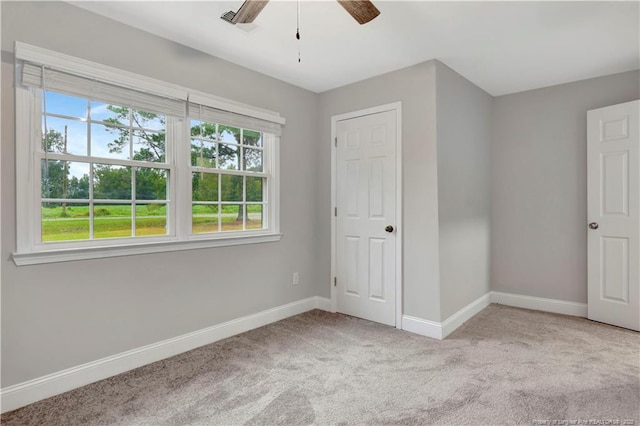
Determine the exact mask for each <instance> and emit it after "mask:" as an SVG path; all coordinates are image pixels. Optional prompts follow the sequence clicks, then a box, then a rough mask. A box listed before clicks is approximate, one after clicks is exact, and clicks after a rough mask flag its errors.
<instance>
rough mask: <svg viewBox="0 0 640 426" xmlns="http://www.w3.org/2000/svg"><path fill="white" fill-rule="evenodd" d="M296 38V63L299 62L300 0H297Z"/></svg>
mask: <svg viewBox="0 0 640 426" xmlns="http://www.w3.org/2000/svg"><path fill="white" fill-rule="evenodd" d="M297 6H298V10H297V21H296V40H298V63H300V0H298V2H297Z"/></svg>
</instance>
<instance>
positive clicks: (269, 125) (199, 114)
mask: <svg viewBox="0 0 640 426" xmlns="http://www.w3.org/2000/svg"><path fill="white" fill-rule="evenodd" d="M188 115H189V117H190V118H194V119H196V120H201V121H206V122H209V123H218V124H224V125H227V126H232V127H241V128H243V129H247V130H255V131H257V132H263V133H270V134H272V135H276V136H280V135H281V134H282V125H280V124H279V123H276V122H273V121H268V120H263V119H260V118H256V117H250V116H247V115H242V114H238V113H235V112H229V111H225V110H221V109H217V108H213V107H210V106H205V105H201V104H197V103H193V102H190V103H189V112H188Z"/></svg>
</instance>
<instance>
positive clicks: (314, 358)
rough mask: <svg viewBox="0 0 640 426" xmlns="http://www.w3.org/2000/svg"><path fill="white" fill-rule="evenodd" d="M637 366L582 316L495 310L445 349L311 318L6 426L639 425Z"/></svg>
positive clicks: (322, 315) (185, 357) (67, 398)
mask: <svg viewBox="0 0 640 426" xmlns="http://www.w3.org/2000/svg"><path fill="white" fill-rule="evenodd" d="M639 364H640V335H639V334H638V333H635V332H632V331H628V330H624V329H620V328H616V327H611V326H607V325H603V324H598V323H594V322H590V321H588V320H585V319H580V318H573V317H567V316H561V315H554V314H547V313H542V312H536V311H528V310H522V309H515V308H509V307H504V306H499V305H491V306H489V307H488V308H486V309H485V310H484V311H482V312H481V313H479V314H478V315H476V316H475V317H474V318H473V319H471V320H470V321H469V322H467V323H466V324H465V325H463V326H462V327H461V328H459V329H458V330H457V331H456V332H455V333H453V334H452V335H451V336H449V337H448V338H447V339H446V340H444V341H437V340H432V339H428V338H425V337H421V336H417V335H414V334H410V333H407V332H404V331H399V330H396V329H394V328H390V327H387V326H383V325H379V324H374V323H371V322H367V321H364V320H360V319H355V318H352V317H348V316H344V315H336V314H329V313H326V312H322V311H312V312H309V313H306V314H302V315H298V316H296V317H293V318H289V319H286V320H284V321H280V322H278V323H275V324H271V325H269V326H266V327H262V328H259V329H256V330H253V331H250V332H248V333H244V334H241V335H238V336H235V337H232V338H229V339H226V340H223V341H220V342H217V343H214V344H212V345H208V346H205V347H202V348H199V349H196V350H193V351H190V352H187V353H184V354H182V355H179V356H176V357H173V358H170V359H167V360H165V361H160V362H156V363H154V364H150V365H148V366H145V367H142V368H138V369H136V370H133V371H130V372H127V373H124V374H121V375H119V376H116V377H112V378H110V379H107V380H103V381H101V382H98V383H94V384H92V385H89V386H85V387H83V388H80V389H76V390H74V391H71V392H67V393H65V394H62V395H59V396H56V397H53V398H50V399H47V400H45V401H41V402H38V403H35V404H32V405H30V406H28V407H25V408H22V409H19V410H16V411H13V412H10V413H7V414H5V415H3V416H2V425H154V426H155V425H239V424H250V425H276V424H286V425H295V424H319V425H325V424H361V425H374V424H390V425H392V424H402V425H420V424H472V425H481V424H528V425H535V424H538V425H539V424H625V422H626V424H635V425H640V383H639V382H640V370H639V367H640V366H639ZM554 421H556V422H555V423H553V422H554ZM558 421H566V422H558ZM571 421H573V423H571ZM589 422H591V423H589ZM606 422H608V423H606ZM615 422H619V423H615Z"/></svg>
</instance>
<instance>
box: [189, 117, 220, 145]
mask: <svg viewBox="0 0 640 426" xmlns="http://www.w3.org/2000/svg"><path fill="white" fill-rule="evenodd" d="M191 136H197V137H199V138H201V139H206V140H211V141H216V140H218V134H217V130H216V125H215V124H214V123H205V122H204V121H198V120H191Z"/></svg>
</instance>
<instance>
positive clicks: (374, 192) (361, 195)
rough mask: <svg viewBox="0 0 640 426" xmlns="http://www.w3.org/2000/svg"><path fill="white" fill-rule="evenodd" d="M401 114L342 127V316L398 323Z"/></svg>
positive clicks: (338, 263) (369, 117) (338, 236)
mask: <svg viewBox="0 0 640 426" xmlns="http://www.w3.org/2000/svg"><path fill="white" fill-rule="evenodd" d="M396 126H397V123H396V111H395V110H393V111H386V112H380V113H375V114H370V115H366V116H363V117H356V118H351V119H347V120H341V121H338V122H337V123H336V136H337V142H336V143H337V149H336V172H337V176H336V178H337V179H336V199H337V214H336V278H337V282H336V290H337V310H338V312H342V313H345V314H348V315H353V316H356V317H360V318H365V319H368V320H371V321H376V322H380V323H383V324H388V325H395V322H396V318H395V317H396V268H398V267H399V266H397V265H396V238H397V231H398V230H397V229H396V227H397V224H396V196H397V194H396V155H397V153H396V140H397V133H396Z"/></svg>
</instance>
